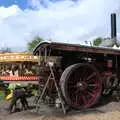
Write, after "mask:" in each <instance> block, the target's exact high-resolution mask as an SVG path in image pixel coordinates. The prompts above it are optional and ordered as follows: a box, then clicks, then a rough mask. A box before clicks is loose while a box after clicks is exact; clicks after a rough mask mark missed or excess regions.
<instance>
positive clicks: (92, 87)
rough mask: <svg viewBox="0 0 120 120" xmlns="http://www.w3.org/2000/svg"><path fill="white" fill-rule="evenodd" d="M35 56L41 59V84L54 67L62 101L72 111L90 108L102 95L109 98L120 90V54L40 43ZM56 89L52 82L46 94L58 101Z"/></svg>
mask: <svg viewBox="0 0 120 120" xmlns="http://www.w3.org/2000/svg"><path fill="white" fill-rule="evenodd" d="M34 54H35V55H39V56H42V57H41V58H42V61H41V64H40V66H39V70H38V72H39V75H40V76H42V77H43V78H42V79H40V82H41V81H42V80H43V81H45V80H48V79H49V74H50V73H51V71H50V70H49V69H48V67H49V66H51V64H52V70H53V72H54V73H55V74H54V76H55V80H56V83H57V86H58V88H59V90H60V91H61V98H62V100H63V101H64V103H65V104H67V105H68V106H70V107H72V108H75V109H82V108H88V107H91V106H93V105H94V104H96V102H97V101H98V100H99V98H100V97H101V96H102V95H103V94H104V95H109V94H111V93H112V91H113V90H116V89H117V88H118V87H119V82H120V81H119V79H120V74H119V73H120V50H115V49H112V48H105V47H91V46H82V45H75V44H66V43H56V42H41V43H40V44H38V45H37V46H36V48H35V49H34ZM53 64H54V66H53ZM54 88H55V85H54V84H53V82H52V80H49V82H48V86H46V91H47V94H48V96H49V98H50V99H53V100H54V101H55V97H56V96H55V89H54ZM58 95H59V94H58Z"/></svg>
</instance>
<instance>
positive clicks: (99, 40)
mask: <svg viewBox="0 0 120 120" xmlns="http://www.w3.org/2000/svg"><path fill="white" fill-rule="evenodd" d="M103 40H104V39H103V38H101V37H98V38H96V39H95V40H93V46H99V45H100V44H101V43H102V41H103Z"/></svg>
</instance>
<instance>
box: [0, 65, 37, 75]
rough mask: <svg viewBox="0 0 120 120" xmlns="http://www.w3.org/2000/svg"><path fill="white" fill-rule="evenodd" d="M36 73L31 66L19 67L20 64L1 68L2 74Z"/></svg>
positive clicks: (0, 73) (0, 72)
mask: <svg viewBox="0 0 120 120" xmlns="http://www.w3.org/2000/svg"><path fill="white" fill-rule="evenodd" d="M34 74H35V73H34V72H33V71H32V70H31V69H30V68H29V69H28V68H22V69H19V67H18V66H15V67H11V68H10V67H9V68H1V69H0V76H27V75H34Z"/></svg>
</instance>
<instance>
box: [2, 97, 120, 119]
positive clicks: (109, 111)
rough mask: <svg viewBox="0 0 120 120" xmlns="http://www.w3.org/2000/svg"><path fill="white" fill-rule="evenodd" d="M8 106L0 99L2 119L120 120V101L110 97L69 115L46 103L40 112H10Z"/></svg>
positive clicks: (31, 110)
mask: <svg viewBox="0 0 120 120" xmlns="http://www.w3.org/2000/svg"><path fill="white" fill-rule="evenodd" d="M8 106H9V103H8V102H7V101H0V120H120V102H115V101H110V100H108V99H101V100H100V103H99V104H98V105H97V106H95V107H94V108H90V109H87V110H81V111H74V110H71V111H70V112H68V114H67V115H64V114H63V113H62V112H60V111H58V110H56V109H53V108H49V107H46V106H44V105H43V106H41V109H40V111H39V113H37V112H36V111H35V109H29V110H26V111H20V112H16V113H12V114H9V113H8V111H7V108H8ZM31 108H32V107H31Z"/></svg>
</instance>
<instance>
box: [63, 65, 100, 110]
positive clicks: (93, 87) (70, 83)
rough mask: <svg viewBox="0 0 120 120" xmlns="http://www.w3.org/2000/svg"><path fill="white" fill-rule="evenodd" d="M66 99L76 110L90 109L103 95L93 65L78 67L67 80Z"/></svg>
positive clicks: (69, 74)
mask: <svg viewBox="0 0 120 120" xmlns="http://www.w3.org/2000/svg"><path fill="white" fill-rule="evenodd" d="M64 87H65V98H66V99H67V102H68V104H69V105H70V106H71V107H73V108H76V109H81V108H88V107H90V106H92V105H93V104H95V103H96V101H97V99H98V98H99V96H100V94H101V81H100V79H99V74H98V72H97V70H96V69H95V68H94V67H92V66H91V65H85V64H81V65H79V64H78V65H76V66H75V67H73V68H72V69H71V71H70V72H69V73H68V75H67V77H66V80H65V86H64Z"/></svg>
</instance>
